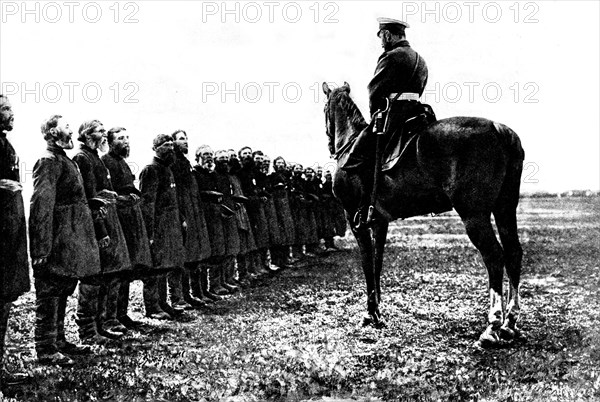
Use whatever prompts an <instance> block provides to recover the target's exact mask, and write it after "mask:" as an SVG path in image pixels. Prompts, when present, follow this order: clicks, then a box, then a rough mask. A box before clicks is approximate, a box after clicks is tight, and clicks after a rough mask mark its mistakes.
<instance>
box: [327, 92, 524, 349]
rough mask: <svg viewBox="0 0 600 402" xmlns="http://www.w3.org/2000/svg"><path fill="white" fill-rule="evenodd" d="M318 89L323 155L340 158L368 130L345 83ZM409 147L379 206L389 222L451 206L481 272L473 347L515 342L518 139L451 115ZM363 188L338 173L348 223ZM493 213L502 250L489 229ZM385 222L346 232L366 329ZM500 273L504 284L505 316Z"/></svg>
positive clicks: (483, 122) (374, 305) (383, 184)
mask: <svg viewBox="0 0 600 402" xmlns="http://www.w3.org/2000/svg"><path fill="white" fill-rule="evenodd" d="M323 91H324V92H325V94H326V95H327V102H326V106H325V120H326V130H327V136H328V137H329V145H330V150H331V151H332V152H333V153H334V154H335V156H336V157H337V158H338V159H339V157H340V155H338V153H339V151H340V150H342V151H343V150H346V149H348V148H349V147H348V145H349V144H348V142H349V141H354V139H355V138H356V136H357V135H358V134H359V133H360V132H361V131H362V130H364V129H367V126H368V124H367V122H366V121H365V119H364V118H363V116H362V114H361V112H360V110H359V109H358V107H357V106H356V104H355V103H354V102H353V101H352V99H351V98H350V87H349V85H348V84H347V83H344V86H342V87H339V88H336V89H333V90H332V89H331V88H329V86H328V85H327V83H323ZM369 129H370V127H369ZM412 149H413V151H412V152H407V153H406V154H405V155H404V156H403V157H402V159H401V160H400V161H399V162H398V163H397V164H396V166H394V167H393V168H391V169H390V170H388V171H386V172H385V173H384V174H383V175H382V178H381V180H380V187H379V189H378V204H379V205H380V206H381V207H382V208H383V209H384V210H385V211H387V212H388V213H389V216H391V217H392V219H389V221H391V220H394V219H399V218H408V217H411V216H417V215H424V214H427V213H430V212H435V213H439V212H442V211H449V210H451V209H452V208H454V209H455V210H456V212H457V213H458V215H459V216H460V218H461V219H462V221H463V223H464V225H465V227H466V231H467V235H468V236H469V238H470V239H471V242H473V244H474V245H475V247H477V249H478V250H479V252H480V253H481V255H482V257H483V261H484V263H485V266H486V268H487V271H488V278H489V286H488V288H489V296H490V309H489V313H488V322H489V326H488V327H487V328H486V330H485V331H484V332H483V333H482V334H481V336H480V341H481V342H482V344H496V343H498V342H500V339H501V338H502V339H505V340H508V339H512V338H514V337H515V336H516V335H518V330H517V327H516V323H517V320H518V318H519V312H520V303H519V281H520V276H521V259H522V254H523V252H522V249H521V244H520V242H519V237H518V234H517V216H516V210H517V204H518V202H519V187H520V182H521V173H522V170H523V159H524V156H525V153H524V151H523V148H522V147H521V142H520V140H519V137H518V136H517V134H516V133H515V132H514V131H513V130H511V129H510V128H508V127H507V126H505V125H503V124H499V123H496V122H493V121H490V120H487V119H483V118H477V117H452V118H449V119H443V120H439V121H436V122H435V123H432V124H430V125H429V126H427V127H426V128H425V129H424V130H423V131H422V132H421V133H420V134H419V136H418V137H417V139H416V141H414V142H413V147H412ZM342 153H343V152H342ZM338 163H339V162H338ZM338 167H339V166H338ZM363 190H364V189H363V188H362V182H361V180H360V178H359V176H357V175H356V174H350V173H347V172H345V171H344V170H342V169H337V172H336V175H335V179H334V192H335V194H336V196H337V197H338V198H339V199H340V200H341V202H342V204H343V205H344V209H345V210H346V211H347V213H348V216H349V217H351V216H353V214H354V212H355V211H356V210H357V208H358V207H359V203H360V200H361V194H362V191H363ZM492 213H493V214H494V217H495V220H496V226H497V228H498V232H499V234H500V241H501V242H502V245H500V243H499V242H498V240H497V238H496V235H495V234H494V230H493V228H492V223H491V214H492ZM389 221H388V219H385V218H382V217H379V218H378V219H376V220H374V222H373V224H371V225H370V227H369V228H366V227H360V228H358V229H357V228H355V227H353V228H352V231H353V233H354V236H355V237H356V240H357V242H358V246H359V248H360V253H361V259H362V268H363V271H364V274H365V279H366V281H367V310H368V315H367V316H366V317H365V324H374V325H378V324H381V314H380V312H379V303H380V302H381V288H380V276H381V268H382V264H383V251H384V246H385V241H386V236H387V230H388V225H389ZM351 226H352V225H351ZM504 267H506V273H507V276H508V279H509V283H510V288H509V292H508V302H507V305H506V310H505V306H504V300H503V293H502V282H503V277H504Z"/></svg>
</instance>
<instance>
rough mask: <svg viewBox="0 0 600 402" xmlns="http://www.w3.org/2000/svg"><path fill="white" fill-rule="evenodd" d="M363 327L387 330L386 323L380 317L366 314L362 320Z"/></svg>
mask: <svg viewBox="0 0 600 402" xmlns="http://www.w3.org/2000/svg"><path fill="white" fill-rule="evenodd" d="M362 326H363V327H367V326H372V327H373V328H385V327H386V325H385V322H384V321H383V320H382V319H381V318H380V316H379V315H377V314H376V315H372V314H368V313H367V314H365V315H364V316H363V320H362Z"/></svg>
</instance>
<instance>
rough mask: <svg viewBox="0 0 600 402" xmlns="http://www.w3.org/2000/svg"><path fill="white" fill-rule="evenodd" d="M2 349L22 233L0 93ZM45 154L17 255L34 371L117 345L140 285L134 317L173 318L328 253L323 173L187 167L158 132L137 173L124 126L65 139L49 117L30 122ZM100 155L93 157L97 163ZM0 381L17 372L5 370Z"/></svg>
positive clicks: (248, 156)
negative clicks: (69, 324)
mask: <svg viewBox="0 0 600 402" xmlns="http://www.w3.org/2000/svg"><path fill="white" fill-rule="evenodd" d="M0 111H1V115H0V116H1V120H0V124H1V126H0V179H1V180H0V203H1V205H0V206H1V210H2V218H1V221H0V223H1V226H0V230H1V236H0V242H1V243H0V247H1V248H0V259H1V260H0V267H1V270H0V272H1V274H2V285H1V287H0V291H1V293H0V303H1V306H2V320H1V321H0V330H1V331H0V341H1V345H2V349H0V356H3V352H4V338H5V333H6V326H7V322H8V315H9V311H10V307H11V302H13V301H14V300H16V298H17V297H19V296H20V295H21V294H23V293H25V292H27V291H28V290H29V287H30V283H29V268H28V253H27V234H26V233H27V231H26V225H25V215H24V206H23V201H22V198H21V185H20V183H19V170H18V168H19V166H18V158H17V156H16V153H15V151H14V148H13V147H12V146H11V144H10V142H8V140H7V138H6V133H7V132H9V131H11V130H12V127H13V121H14V117H13V113H12V110H11V105H10V102H9V101H8V99H7V98H6V97H5V96H1V95H0ZM41 131H42V134H43V137H44V140H45V141H46V143H47V148H46V151H45V153H44V155H43V156H42V157H41V158H40V159H39V160H38V161H37V163H36V164H35V166H34V171H33V195H32V197H31V204H30V215H29V253H30V256H31V261H32V267H33V275H34V281H35V292H36V322H35V348H36V353H37V358H38V361H39V362H40V363H41V364H57V365H64V366H68V365H72V364H73V363H74V361H73V360H72V359H73V358H74V356H77V355H85V354H90V353H93V351H92V348H90V346H91V345H105V344H109V343H111V342H113V343H114V341H115V340H118V339H120V338H121V337H122V336H123V335H124V334H125V333H127V332H128V331H129V330H136V329H139V328H140V326H141V325H142V323H140V322H139V321H135V320H133V319H132V318H131V317H130V316H129V315H128V302H129V287H130V283H131V281H133V280H142V281H143V284H144V290H143V298H144V305H145V313H146V316H147V317H150V318H153V319H173V318H175V317H177V316H181V315H182V314H183V312H184V311H185V310H186V309H201V308H203V307H204V306H205V305H206V304H208V303H214V302H215V301H218V300H220V299H221V298H222V297H223V296H224V295H227V294H230V293H234V292H236V291H237V290H239V288H240V287H245V286H249V285H250V284H251V282H252V280H253V279H255V278H256V277H258V276H261V275H266V274H269V273H272V272H274V271H277V270H279V269H282V268H286V267H293V266H294V264H295V263H296V262H298V260H300V259H303V258H310V257H312V254H314V253H319V252H322V251H324V250H327V251H333V250H335V245H334V243H333V238H334V236H344V234H345V231H346V220H345V216H344V212H343V209H342V208H341V205H340V204H339V202H338V200H337V199H336V198H335V197H334V196H333V192H332V180H331V174H330V173H329V172H326V173H325V175H324V178H322V177H321V174H322V172H320V171H316V172H315V171H314V170H313V169H312V168H307V169H303V167H302V166H301V165H299V164H293V165H291V166H288V165H287V164H286V161H285V160H284V159H283V158H281V157H278V158H276V159H275V160H273V164H272V165H273V172H271V173H269V171H270V166H271V161H270V160H269V158H268V157H267V156H265V155H264V154H263V153H262V152H260V151H253V150H252V149H251V148H249V147H243V148H242V149H240V150H239V151H238V152H235V151H234V150H231V149H230V150H219V151H217V152H213V150H212V149H211V148H210V147H209V146H207V145H204V146H202V147H200V148H198V150H197V151H196V154H195V156H196V163H197V164H196V165H195V166H192V164H191V162H190V161H189V160H188V136H187V133H186V132H185V131H183V130H177V131H175V132H174V133H173V134H171V135H166V134H159V135H157V136H156V137H155V138H154V140H153V143H152V149H153V150H154V152H155V156H154V158H153V160H152V162H151V163H150V164H148V165H147V166H146V167H145V168H144V169H143V170H142V171H141V174H140V177H139V189H138V188H136V186H135V176H134V174H133V173H132V171H131V169H130V166H129V165H128V163H127V158H128V156H129V152H130V145H129V137H128V134H127V130H126V129H125V128H122V127H116V128H112V129H110V130H108V131H106V130H105V128H104V126H103V125H102V123H101V122H100V121H98V120H90V121H86V122H84V123H83V124H82V125H81V126H80V127H79V130H78V138H77V140H78V141H79V142H80V149H79V150H78V152H77V153H76V154H75V156H74V157H73V158H72V159H71V158H69V157H68V156H67V155H66V153H65V150H69V149H72V148H73V147H74V144H73V139H72V135H73V131H72V130H71V128H70V127H69V124H68V123H67V121H66V120H65V119H64V118H63V117H62V116H60V115H54V116H52V117H50V118H49V119H48V120H46V121H44V122H43V124H42V126H41ZM101 154H103V155H101ZM77 285H78V286H79V294H78V305H77V315H76V320H75V321H76V323H77V325H78V330H79V339H80V341H81V344H74V343H71V342H69V341H68V340H67V339H66V337H65V330H64V322H65V309H66V303H67V297H68V296H70V295H71V294H73V293H74V291H75V288H76V286H77ZM2 379H3V383H4V384H10V383H18V382H21V381H24V380H25V377H23V376H19V375H18V374H14V373H13V374H11V373H8V372H5V371H3V373H2Z"/></svg>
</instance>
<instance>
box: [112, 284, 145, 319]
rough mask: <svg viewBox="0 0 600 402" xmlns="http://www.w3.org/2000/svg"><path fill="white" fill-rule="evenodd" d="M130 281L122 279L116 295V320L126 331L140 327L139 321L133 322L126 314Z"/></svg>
mask: <svg viewBox="0 0 600 402" xmlns="http://www.w3.org/2000/svg"><path fill="white" fill-rule="evenodd" d="M130 285H131V281H130V280H129V279H123V280H122V281H121V283H120V284H119V292H118V295H117V320H119V322H120V323H121V324H122V325H123V326H124V327H125V328H127V329H132V330H133V329H139V328H140V327H141V325H142V323H141V322H139V321H134V320H133V319H132V318H131V317H130V316H129V314H128V312H129V286H130Z"/></svg>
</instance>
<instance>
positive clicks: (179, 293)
mask: <svg viewBox="0 0 600 402" xmlns="http://www.w3.org/2000/svg"><path fill="white" fill-rule="evenodd" d="M182 280H183V268H181V267H177V268H175V269H174V270H172V271H171V272H169V274H168V275H167V282H168V289H169V297H170V299H171V305H172V306H173V308H174V309H180V310H193V309H194V308H193V307H192V305H191V304H189V303H188V302H186V301H185V300H184V293H183V284H182Z"/></svg>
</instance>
